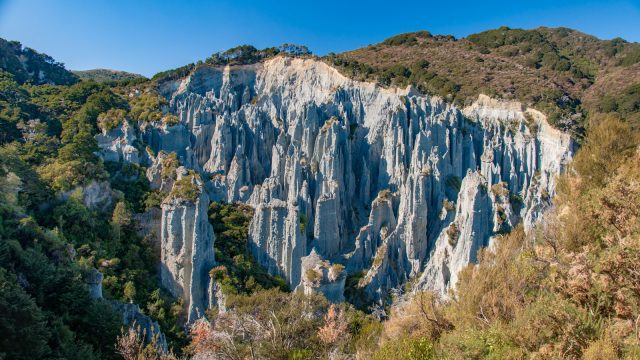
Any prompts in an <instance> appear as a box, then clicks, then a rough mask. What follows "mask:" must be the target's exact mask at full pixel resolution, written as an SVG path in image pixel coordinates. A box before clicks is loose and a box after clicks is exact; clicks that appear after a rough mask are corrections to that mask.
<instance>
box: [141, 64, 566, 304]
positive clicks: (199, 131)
mask: <svg viewBox="0 0 640 360" xmlns="http://www.w3.org/2000/svg"><path fill="white" fill-rule="evenodd" d="M160 91H161V92H162V94H163V95H164V96H166V97H167V98H168V99H169V111H171V112H173V113H174V114H176V115H177V116H178V118H179V120H180V123H179V124H178V125H176V126H173V127H168V128H167V127H162V126H149V127H146V128H145V129H144V130H143V133H142V134H140V138H142V139H144V141H145V142H146V143H147V144H149V145H150V147H151V148H152V150H153V152H154V153H159V152H160V151H165V152H167V153H170V152H173V153H175V154H176V157H177V159H178V161H179V162H180V164H182V165H184V166H185V167H186V168H188V169H191V170H194V171H195V172H197V173H199V174H201V175H202V178H203V179H206V181H205V182H206V184H203V188H204V189H206V190H207V192H208V194H209V197H210V198H211V199H222V200H226V201H228V202H237V201H239V202H245V203H248V204H250V205H252V206H254V208H255V216H254V218H253V220H252V223H251V225H250V231H249V241H250V249H251V250H252V252H253V254H254V256H255V257H256V259H257V260H258V262H259V263H260V264H262V265H263V266H264V267H266V268H267V269H268V270H269V271H270V272H271V273H273V274H279V275H282V276H283V277H284V278H286V279H287V281H289V283H290V285H291V287H292V288H295V287H297V286H298V285H299V284H300V282H301V281H302V280H303V279H302V278H303V276H302V275H303V270H302V268H303V264H302V259H303V258H304V257H306V256H308V255H309V254H310V250H311V249H316V251H317V255H318V256H320V257H321V258H322V259H327V260H328V261H330V262H339V263H344V264H345V265H347V269H348V271H349V272H356V271H362V270H364V271H366V272H367V275H366V277H365V278H364V279H363V281H361V284H362V286H363V287H365V290H366V292H367V293H368V294H369V295H370V296H371V297H373V298H374V299H385V298H386V296H387V294H388V293H389V290H390V289H392V288H394V287H398V286H400V285H402V284H403V283H404V282H406V281H407V280H409V279H412V278H418V279H419V282H418V286H420V287H427V288H432V289H435V290H438V291H442V292H444V291H446V289H448V288H449V287H450V286H452V285H453V284H454V283H455V279H456V273H457V271H458V270H459V269H460V267H461V266H463V264H466V263H467V262H473V261H474V260H475V256H476V255H475V253H476V251H477V250H478V249H479V248H481V247H483V246H486V245H487V244H488V242H489V241H490V238H491V237H492V236H494V235H495V234H496V233H498V232H504V231H509V229H510V228H511V227H513V226H515V225H516V224H518V223H521V222H522V223H524V226H525V229H527V230H529V229H530V228H531V227H532V226H533V224H535V222H536V221H538V220H539V218H540V217H541V216H542V214H543V211H544V209H545V208H546V207H548V206H549V205H550V202H549V199H550V198H551V197H552V196H553V194H554V192H555V176H557V175H558V174H559V173H560V172H561V171H563V169H564V166H565V164H566V163H567V161H568V160H570V158H571V155H572V147H573V145H572V143H571V140H570V138H569V136H568V135H566V134H563V133H561V132H559V131H557V130H555V129H553V128H551V127H550V126H549V125H548V123H547V122H546V120H545V117H544V116H543V115H542V114H541V113H539V112H537V111H535V110H533V109H528V108H525V107H523V106H522V105H520V104H518V103H513V102H501V101H497V100H493V99H490V98H488V97H485V96H481V97H480V98H479V99H478V101H477V102H476V103H474V104H473V105H472V106H470V107H468V108H465V109H462V110H461V109H459V108H457V107H456V106H453V105H451V104H448V103H446V102H444V101H443V100H441V99H440V98H437V97H432V96H427V95H422V94H419V93H417V92H415V91H414V90H413V89H411V88H407V89H396V88H392V89H385V88H382V87H380V86H377V85H375V84H372V83H364V82H357V81H354V80H351V79H348V78H346V77H344V76H343V75H341V74H340V73H339V72H338V71H337V70H335V69H333V68H331V67H330V66H328V65H327V64H325V63H323V62H321V61H317V60H314V59H300V58H290V57H282V56H280V57H275V58H272V59H269V60H267V61H265V62H263V63H258V64H254V65H244V66H232V67H231V66H227V67H213V66H207V65H203V66H199V67H197V68H196V69H195V70H194V71H193V72H192V73H191V74H190V75H189V76H187V77H185V78H182V79H177V80H170V81H166V82H164V83H162V84H160ZM154 181H155V180H154ZM497 184H500V185H499V186H500V188H501V189H502V188H504V189H503V190H504V191H500V194H499V195H494V194H493V193H492V192H491V189H493V188H494V185H497ZM498 190H500V189H498ZM381 194H383V197H381V196H380V195H381ZM206 201H207V199H206V196H205V194H204V193H203V194H201V196H199V197H198V201H197V202H196V203H184V202H181V203H173V202H168V203H167V204H165V205H164V206H163V239H166V243H167V244H173V243H177V244H179V246H176V247H175V249H176V250H175V251H174V250H171V249H172V247H171V246H169V247H168V248H167V250H166V255H167V256H166V257H165V256H164V255H163V260H165V261H166V262H165V265H166V266H168V267H172V266H173V267H175V265H176V264H177V263H182V260H180V261H178V260H177V257H178V255H179V256H181V257H182V256H183V255H181V254H185V255H186V254H187V252H186V250H183V249H185V247H189V248H190V249H199V250H196V251H195V252H194V250H190V252H189V253H188V256H186V258H191V257H193V256H196V257H198V256H203V257H204V258H206V259H209V258H210V256H209V255H206V254H207V252H208V251H209V249H210V248H209V247H208V245H207V244H209V243H210V241H212V236H202V235H201V234H204V233H207V231H208V230H206V229H204V228H205V227H206V226H204V225H198V226H200V228H201V230H202V231H203V232H202V233H198V232H196V233H194V232H193V231H192V230H190V229H193V228H194V227H198V226H196V225H195V224H198V223H201V222H202V223H204V221H205V219H206V206H205V205H203V204H205V203H206ZM187 214H188V215H187ZM202 214H204V215H202ZM454 228H456V230H457V231H458V232H459V234H458V236H457V240H455V241H454V240H453V239H450V238H449V235H447V234H448V233H451V234H454V233H455V231H454V230H452V229H454ZM169 229H170V230H169ZM179 229H180V230H179ZM183 237H184V240H181V239H182V238H183ZM187 239H188V240H187ZM198 239H203V240H198ZM163 241H164V240H163ZM199 241H202V242H203V243H202V244H198V242H199ZM452 244H455V245H452ZM198 251H203V253H202V255H200V254H198ZM174 258H175V259H174ZM207 261H208V260H207ZM187 263H189V261H186V263H185V264H187ZM193 263H194V262H193V261H192V262H191V264H193ZM207 264H208V262H207ZM185 266H186V265H185ZM186 269H187V268H186V267H185V268H184V269H183V270H178V269H173V270H171V271H167V270H165V271H164V274H165V276H164V278H163V281H165V282H166V283H165V286H167V287H168V288H170V289H174V290H175V291H174V293H182V290H178V289H181V288H182V287H184V286H186V287H187V288H190V290H188V291H187V292H192V291H197V292H198V294H202V293H206V292H207V289H208V287H206V286H204V285H205V284H204V283H205V281H204V280H203V279H204V278H205V277H204V276H202V277H201V278H200V280H199V281H198V285H197V286H204V287H202V289H199V288H198V289H197V290H195V289H196V288H197V286H196V283H195V282H193V283H190V282H185V281H186V280H185V279H186V277H188V276H186V274H183V273H181V272H180V271H182V272H185V271H186ZM190 269H191V268H189V271H191V270H190ZM172 281H173V282H175V283H172ZM204 300H205V299H203V298H202V296H201V295H198V302H197V304H198V305H197V307H198V308H199V307H201V306H202V304H206V303H207V302H206V301H204Z"/></svg>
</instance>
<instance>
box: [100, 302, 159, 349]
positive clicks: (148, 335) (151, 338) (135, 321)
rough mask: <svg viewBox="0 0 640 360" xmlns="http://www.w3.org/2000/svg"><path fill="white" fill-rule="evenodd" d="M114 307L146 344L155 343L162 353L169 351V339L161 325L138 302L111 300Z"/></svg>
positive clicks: (128, 326)
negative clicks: (128, 302)
mask: <svg viewBox="0 0 640 360" xmlns="http://www.w3.org/2000/svg"><path fill="white" fill-rule="evenodd" d="M111 304H112V306H113V308H114V309H115V310H116V311H117V312H119V313H120V314H121V315H122V324H123V325H124V326H126V327H127V328H133V329H135V330H136V331H137V332H138V334H139V335H140V338H141V339H142V340H143V341H144V343H145V344H155V346H156V347H157V348H158V350H159V351H160V352H161V353H167V351H168V347H167V339H166V337H165V335H164V333H162V331H161V330H160V325H158V323H157V322H156V321H153V320H152V319H151V318H150V317H149V316H147V315H145V314H143V313H142V311H140V307H139V306H138V305H136V304H122V303H119V302H117V301H112V302H111Z"/></svg>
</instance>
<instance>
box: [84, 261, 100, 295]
mask: <svg viewBox="0 0 640 360" xmlns="http://www.w3.org/2000/svg"><path fill="white" fill-rule="evenodd" d="M103 278H104V275H102V273H101V272H100V271H98V269H95V268H92V269H90V270H88V271H86V272H85V273H84V274H83V277H82V280H84V283H85V284H87V286H88V287H89V296H91V298H92V299H94V300H100V299H102V279H103Z"/></svg>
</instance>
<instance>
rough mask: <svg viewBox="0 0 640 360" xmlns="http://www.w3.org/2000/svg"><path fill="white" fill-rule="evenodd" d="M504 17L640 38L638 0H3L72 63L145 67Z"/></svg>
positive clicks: (492, 23)
mask: <svg viewBox="0 0 640 360" xmlns="http://www.w3.org/2000/svg"><path fill="white" fill-rule="evenodd" d="M501 25H506V26H509V27H514V28H515V27H518V28H533V27H537V26H566V27H570V28H575V29H578V30H581V31H583V32H586V33H589V34H592V35H596V36H598V37H600V38H603V39H610V38H613V37H616V36H620V37H622V38H624V39H626V40H629V41H640V0H626V1H615V0H612V1H590V0H582V1H576V0H554V1H548V0H537V1H518V0H511V1H493V0H476V1H452V0H439V1H431V0H429V1H407V0H405V1H389V0H387V1H377V0H369V1H348V0H341V1H335V0H324V1H315V2H312V1H306V2H305V1H304V0H300V1H289V0H283V1H256V0H253V1H252V0H236V1H195V0H182V1H178V0H174V1H169V0H155V1H152V0H130V1H126V0H57V1H52V0H49V1H48V0H40V1H37V0H0V37H2V38H5V39H9V40H18V41H20V42H22V43H23V44H24V45H25V46H29V47H32V48H34V49H36V50H38V51H41V52H45V53H47V54H49V55H51V56H53V57H54V58H55V59H56V60H58V61H62V62H64V63H65V64H66V66H67V68H69V69H78V70H81V69H92V68H109V69H118V70H126V71H130V72H136V73H140V74H144V75H147V76H150V75H153V74H154V73H156V72H158V71H162V70H166V69H170V68H175V67H178V66H181V65H184V64H187V63H190V62H194V61H197V60H199V59H204V58H206V57H207V56H209V55H210V54H211V53H213V52H216V51H220V50H225V49H227V48H230V47H233V46H236V45H240V44H252V45H254V46H256V47H258V48H263V47H268V46H276V45H280V44H282V43H284V42H292V43H298V44H304V45H307V46H308V47H309V48H310V49H311V50H312V51H313V52H314V53H316V54H319V55H324V54H326V53H327V52H330V51H333V52H340V51H345V50H349V49H354V48H358V47H362V46H366V45H368V44H372V43H377V42H380V41H382V40H383V39H385V38H387V37H389V36H391V35H395V34H398V33H402V32H409V31H417V30H429V31H431V32H432V33H434V34H452V35H454V36H456V37H463V36H466V35H468V34H472V33H475V32H479V31H483V30H486V29H490V28H496V27H499V26H501Z"/></svg>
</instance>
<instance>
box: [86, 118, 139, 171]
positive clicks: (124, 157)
mask: <svg viewBox="0 0 640 360" xmlns="http://www.w3.org/2000/svg"><path fill="white" fill-rule="evenodd" d="M136 140H137V136H136V131H135V129H134V128H133V126H132V125H131V124H130V123H129V121H128V120H126V119H121V122H120V125H118V126H117V127H116V128H115V129H112V130H109V131H106V130H103V131H102V133H100V134H98V135H96V142H97V143H98V148H99V149H100V150H99V151H98V156H100V157H101V158H102V159H103V160H104V161H115V162H127V163H132V164H138V163H140V154H139V151H138V149H137V148H136V147H135V142H136Z"/></svg>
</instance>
